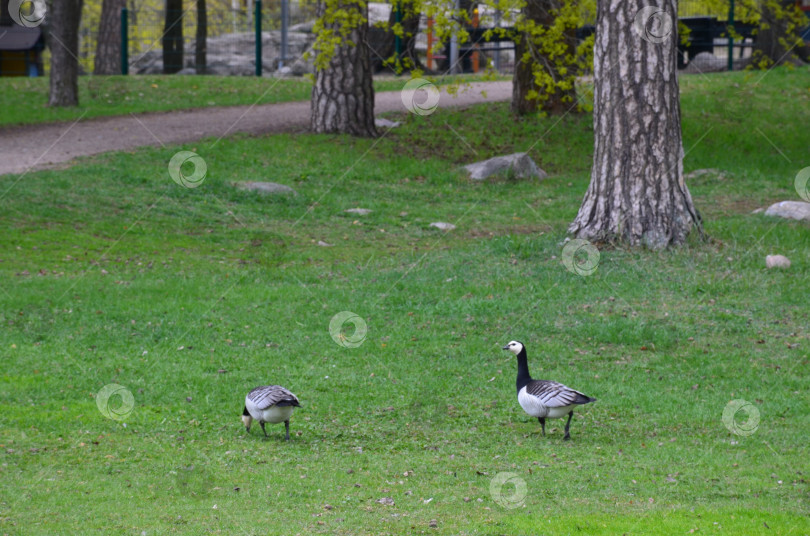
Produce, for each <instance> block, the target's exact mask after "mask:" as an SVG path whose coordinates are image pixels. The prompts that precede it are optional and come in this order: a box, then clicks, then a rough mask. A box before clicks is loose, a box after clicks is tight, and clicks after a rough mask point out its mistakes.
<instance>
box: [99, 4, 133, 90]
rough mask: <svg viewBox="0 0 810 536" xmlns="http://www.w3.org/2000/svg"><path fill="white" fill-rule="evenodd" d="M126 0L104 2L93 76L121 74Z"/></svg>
mask: <svg viewBox="0 0 810 536" xmlns="http://www.w3.org/2000/svg"><path fill="white" fill-rule="evenodd" d="M126 5H127V2H126V0H103V1H102V3H101V19H100V20H99V23H98V41H97V44H96V58H95V61H94V62H93V74H121V10H122V9H123V8H124V7H126Z"/></svg>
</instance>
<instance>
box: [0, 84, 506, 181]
mask: <svg viewBox="0 0 810 536" xmlns="http://www.w3.org/2000/svg"><path fill="white" fill-rule="evenodd" d="M482 92H485V93H486V97H484V96H483V95H482ZM511 97H512V83H511V82H476V83H474V84H471V85H470V86H468V87H467V88H466V89H463V90H461V91H460V92H459V94H458V95H456V96H452V95H449V94H447V92H446V91H444V90H443V91H442V93H441V98H440V99H439V107H441V108H445V107H452V106H465V105H469V104H475V103H480V102H495V101H504V100H509V99H511ZM397 111H405V106H404V105H403V104H402V99H401V95H400V92H399V91H390V92H384V93H378V94H377V96H376V101H375V112H376V113H383V112H397ZM308 127H309V102H308V101H305V102H287V103H280V104H264V105H261V106H253V107H250V106H234V107H227V108H205V109H197V110H186V111H177V112H168V113H150V114H139V115H128V116H120V117H105V118H98V119H90V120H87V121H81V120H80V121H78V122H65V123H51V124H45V125H32V126H23V127H8V128H0V175H2V174H5V173H25V172H27V171H29V170H32V169H39V168H46V167H52V166H54V165H56V164H63V163H65V162H69V161H70V160H72V159H74V158H76V157H77V156H85V155H92V154H98V153H104V152H108V151H122V150H129V149H134V148H136V147H142V146H146V145H153V146H157V145H169V144H177V143H187V142H191V141H195V140H198V139H200V138H207V137H212V136H213V137H223V136H227V135H229V134H233V133H235V132H247V133H250V134H268V133H278V132H301V131H304V130H306V129H307V128H308Z"/></svg>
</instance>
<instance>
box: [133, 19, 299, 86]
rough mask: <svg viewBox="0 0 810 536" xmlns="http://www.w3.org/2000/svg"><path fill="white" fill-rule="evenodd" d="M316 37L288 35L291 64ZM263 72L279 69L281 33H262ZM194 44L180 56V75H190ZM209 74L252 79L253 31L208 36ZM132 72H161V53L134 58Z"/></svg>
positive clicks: (145, 54)
mask: <svg viewBox="0 0 810 536" xmlns="http://www.w3.org/2000/svg"><path fill="white" fill-rule="evenodd" d="M314 40H315V36H314V35H313V34H312V33H311V32H301V31H291V32H289V33H288V34H287V43H288V51H289V53H288V57H287V58H286V63H287V64H291V63H293V62H294V61H295V60H296V59H298V58H300V57H301V55H302V54H303V53H304V52H305V51H306V50H307V49H308V48H309V47H310V46H311V45H312V43H313V42H314ZM261 41H262V72H265V73H272V72H275V71H276V69H277V68H278V65H279V61H280V57H281V32H280V31H279V30H273V31H270V32H262V37H261ZM194 46H195V45H194V41H191V42H189V43H188V46H187V48H186V49H185V50H184V54H183V67H184V69H183V70H182V71H181V73H182V74H191V71H188V70H187V69H193V68H194V61H195V56H194ZM206 51H207V60H208V65H207V66H206V68H207V72H208V73H209V74H215V75H221V76H233V75H237V76H253V75H255V74H256V63H255V62H256V58H255V53H256V47H255V35H254V33H253V32H240V33H230V34H224V35H220V36H217V37H210V38H208V39H207V40H206ZM133 57H134V58H135V59H134V61H132V63H131V64H130V66H131V70H132V72H134V73H137V74H159V73H162V72H163V57H162V52H161V51H160V50H151V51H148V52H146V53H144V54H143V55H141V56H137V55H133Z"/></svg>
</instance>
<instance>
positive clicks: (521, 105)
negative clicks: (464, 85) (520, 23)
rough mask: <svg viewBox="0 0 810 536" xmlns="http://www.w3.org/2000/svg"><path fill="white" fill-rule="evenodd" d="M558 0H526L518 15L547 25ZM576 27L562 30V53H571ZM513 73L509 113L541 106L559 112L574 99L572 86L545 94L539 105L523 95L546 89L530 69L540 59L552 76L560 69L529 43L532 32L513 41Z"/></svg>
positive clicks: (520, 112)
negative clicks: (545, 96)
mask: <svg viewBox="0 0 810 536" xmlns="http://www.w3.org/2000/svg"><path fill="white" fill-rule="evenodd" d="M559 7H560V5H559V1H558V0H527V1H526V5H525V6H524V7H523V9H522V10H521V16H522V17H524V18H525V19H527V20H532V21H535V22H536V23H537V24H538V25H540V26H551V25H552V24H553V23H554V14H553V13H554V10H555V9H559ZM575 43H576V30H575V29H574V28H569V29H568V31H567V32H566V38H565V42H564V43H562V44H563V46H565V48H566V51H565V54H566V55H573V54H574V53H575V48H576V46H575ZM527 51H528V52H530V53H531V57H530V59H529V60H527V61H522V58H523V56H524V55H525V54H526V52H527ZM515 62H516V65H515V73H514V74H513V75H512V113H514V114H517V115H525V114H530V113H535V112H538V111H539V110H541V109H542V110H543V111H544V112H548V113H551V114H563V113H565V112H567V111H568V110H570V109H571V106H572V103H574V102H576V95H575V90H574V89H571V90H569V91H561V90H559V89H557V90H556V91H555V92H554V93H553V94H550V95H548V97H549V98H548V100H546V101H545V102H543V103H542V106H541V105H540V102H539V101H537V100H535V99H531V100H529V99H528V98H527V97H528V95H529V93H530V92H531V91H536V92H538V93H541V94H544V93H545V91H546V89H545V88H543V87H540V86H538V85H537V84H536V83H535V80H534V73H533V72H532V69H533V68H534V66H535V64H536V63H538V62H540V63H541V65H544V66H545V68H546V70H548V71H549V74H551V76H553V77H554V78H555V79H557V78H559V76H560V73H558V72H557V70H556V68H555V67H554V64H553V62H552V61H550V58H545V57H543V54H542V52H540V51H539V50H537V47H536V46H535V45H534V44H533V43H532V36H531V35H530V34H528V33H526V32H524V33H523V35H521V36H520V37H519V39H517V40H516V41H515Z"/></svg>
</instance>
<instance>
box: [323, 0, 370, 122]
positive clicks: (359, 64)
mask: <svg viewBox="0 0 810 536" xmlns="http://www.w3.org/2000/svg"><path fill="white" fill-rule="evenodd" d="M338 8H339V9H345V10H347V11H349V10H354V11H358V10H359V11H361V12H362V13H361V15H362V17H363V20H362V22H360V23H359V24H357V26H356V27H355V28H352V29H351V30H349V32H348V35H347V36H346V38H345V39H343V41H342V43H340V44H337V45H335V49H334V54H333V55H332V58H331V60H330V61H329V64H328V66H327V67H326V68H325V69H320V68H318V69H316V73H315V85H314V86H313V87H312V100H311V102H312V118H311V126H312V130H313V131H314V132H319V133H325V132H332V133H341V134H351V135H353V136H366V137H375V136H377V130H376V128H375V127H374V88H373V86H372V85H371V62H370V60H369V53H368V47H367V46H366V33H367V31H368V9H367V6H366V4H365V2H363V3H362V4H358V3H356V2H346V3H345V4H340V5H339V6H338ZM325 11H326V6H325V4H324V2H321V3H320V4H319V5H318V18H321V19H323V18H324V14H325ZM338 25H339V23H326V22H325V23H324V27H325V29H326V30H330V29H331V30H333V31H334V32H335V34H336V35H340V31H341V30H340V28H339V27H338Z"/></svg>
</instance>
